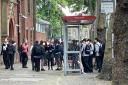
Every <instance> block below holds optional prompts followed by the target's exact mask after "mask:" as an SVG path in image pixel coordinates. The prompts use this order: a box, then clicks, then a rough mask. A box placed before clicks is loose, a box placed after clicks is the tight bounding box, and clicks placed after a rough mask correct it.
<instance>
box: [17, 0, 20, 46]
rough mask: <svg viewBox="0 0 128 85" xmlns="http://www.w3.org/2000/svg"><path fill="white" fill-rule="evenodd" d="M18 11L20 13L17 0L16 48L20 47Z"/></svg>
mask: <svg viewBox="0 0 128 85" xmlns="http://www.w3.org/2000/svg"><path fill="white" fill-rule="evenodd" d="M19 13H20V1H19V0H17V39H18V48H19V47H20V30H19V26H20V25H19Z"/></svg>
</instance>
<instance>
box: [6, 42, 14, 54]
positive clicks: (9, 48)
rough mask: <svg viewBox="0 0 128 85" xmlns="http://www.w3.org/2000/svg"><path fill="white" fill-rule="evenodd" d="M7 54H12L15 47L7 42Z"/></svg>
mask: <svg viewBox="0 0 128 85" xmlns="http://www.w3.org/2000/svg"><path fill="white" fill-rule="evenodd" d="M7 52H8V54H14V53H15V47H14V46H13V45H12V44H9V45H8V47H7Z"/></svg>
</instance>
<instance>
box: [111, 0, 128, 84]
mask: <svg viewBox="0 0 128 85" xmlns="http://www.w3.org/2000/svg"><path fill="white" fill-rule="evenodd" d="M122 2H123V1H122V0H118V2H117V9H116V12H115V17H114V26H113V31H114V65H113V69H112V77H113V85H128V10H126V9H124V8H121V4H122Z"/></svg>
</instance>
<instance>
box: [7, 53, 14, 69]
mask: <svg viewBox="0 0 128 85" xmlns="http://www.w3.org/2000/svg"><path fill="white" fill-rule="evenodd" d="M8 58H9V64H10V66H11V68H13V64H14V54H8Z"/></svg>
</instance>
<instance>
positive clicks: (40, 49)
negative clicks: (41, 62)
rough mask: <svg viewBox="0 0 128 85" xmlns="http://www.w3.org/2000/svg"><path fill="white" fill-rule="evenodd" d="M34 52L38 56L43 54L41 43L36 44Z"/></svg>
mask: <svg viewBox="0 0 128 85" xmlns="http://www.w3.org/2000/svg"><path fill="white" fill-rule="evenodd" d="M34 54H36V55H37V56H40V55H41V54H42V48H41V46H40V45H35V46H34Z"/></svg>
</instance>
